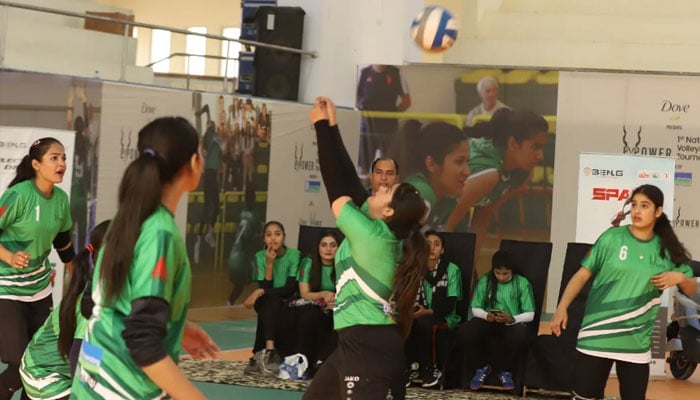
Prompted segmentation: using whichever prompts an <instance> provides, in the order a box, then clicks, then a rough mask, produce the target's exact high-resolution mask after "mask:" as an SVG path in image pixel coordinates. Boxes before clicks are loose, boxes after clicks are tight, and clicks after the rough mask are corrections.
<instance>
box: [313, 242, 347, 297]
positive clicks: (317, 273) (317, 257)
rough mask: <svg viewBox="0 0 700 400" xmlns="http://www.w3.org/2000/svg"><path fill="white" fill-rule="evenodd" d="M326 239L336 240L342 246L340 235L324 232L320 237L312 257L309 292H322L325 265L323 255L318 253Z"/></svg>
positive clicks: (333, 275) (332, 276)
mask: <svg viewBox="0 0 700 400" xmlns="http://www.w3.org/2000/svg"><path fill="white" fill-rule="evenodd" d="M326 237H332V238H333V239H335V242H336V243H337V244H340V235H338V233H337V232H335V231H332V230H330V229H329V230H324V231H322V232H321V234H320V235H319V236H318V242H316V247H315V248H314V250H315V251H314V252H313V254H312V255H311V271H310V272H309V290H311V291H312V292H318V291H319V290H321V270H322V268H323V263H322V261H321V254H320V253H319V251H318V246H320V245H321V240H323V239H324V238H326ZM331 281H333V282H335V268H333V272H331Z"/></svg>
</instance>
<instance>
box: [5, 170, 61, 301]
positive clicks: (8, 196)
mask: <svg viewBox="0 0 700 400" xmlns="http://www.w3.org/2000/svg"><path fill="white" fill-rule="evenodd" d="M72 225H73V222H72V221H71V217H70V204H69V202H68V196H67V195H66V192H64V191H63V190H61V188H59V187H58V186H54V188H53V193H51V195H49V196H45V195H44V194H43V193H41V192H40V191H39V189H37V188H36V186H35V185H34V180H32V179H30V180H26V181H23V182H20V183H18V184H16V185H14V186H12V187H11V188H9V189H7V190H6V191H5V193H3V194H2V197H0V244H2V245H3V246H4V247H5V248H6V249H7V250H9V251H10V252H12V253H14V252H17V251H20V250H21V251H24V252H26V253H29V265H28V266H26V267H24V268H21V269H16V268H12V267H11V266H10V265H8V264H7V263H5V262H3V261H0V299H7V300H18V301H25V302H32V301H37V300H41V299H43V298H45V297H47V296H49V295H51V285H50V283H51V282H50V279H51V265H50V264H49V260H48V257H49V253H51V247H52V243H53V240H54V239H55V238H56V235H57V234H58V233H59V232H65V231H68V230H70V229H71V226H72Z"/></svg>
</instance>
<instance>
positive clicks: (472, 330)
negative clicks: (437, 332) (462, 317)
mask: <svg viewBox="0 0 700 400" xmlns="http://www.w3.org/2000/svg"><path fill="white" fill-rule="evenodd" d="M529 329H530V325H529V324H522V323H521V324H515V325H504V324H501V323H498V322H488V321H486V320H485V319H481V318H472V319H470V320H469V321H467V323H465V324H464V325H462V326H461V327H459V331H458V332H459V340H460V342H461V344H462V345H463V346H464V347H463V348H464V355H465V357H466V360H467V361H466V368H467V371H466V372H467V374H470V373H471V372H472V371H474V370H476V369H477V368H481V367H483V366H485V365H486V364H490V365H491V366H492V367H493V369H494V370H495V371H496V372H503V371H508V372H515V371H514V370H515V368H516V363H517V360H518V355H519V354H520V352H522V351H523V348H524V346H525V344H526V341H527V337H528V334H529Z"/></svg>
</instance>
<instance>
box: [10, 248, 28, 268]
mask: <svg viewBox="0 0 700 400" xmlns="http://www.w3.org/2000/svg"><path fill="white" fill-rule="evenodd" d="M28 265H29V253H25V252H23V251H17V252H15V253H12V262H11V263H10V266H11V267H12V268H18V269H20V268H24V267H26V266H28Z"/></svg>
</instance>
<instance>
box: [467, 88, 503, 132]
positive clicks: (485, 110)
mask: <svg viewBox="0 0 700 400" xmlns="http://www.w3.org/2000/svg"><path fill="white" fill-rule="evenodd" d="M476 91H477V92H478V93H479V97H481V103H479V105H477V106H476V107H474V108H472V109H471V110H470V111H469V114H467V126H473V125H474V118H475V117H476V116H477V115H493V113H495V112H496V111H497V110H500V109H501V108H510V107H508V106H507V105H505V104H503V103H502V102H501V101H500V100H498V81H497V80H496V78H494V77H492V76H485V77H483V78H481V79H480V80H479V83H477V84H476Z"/></svg>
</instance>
